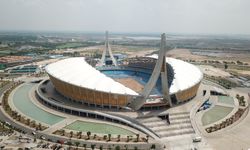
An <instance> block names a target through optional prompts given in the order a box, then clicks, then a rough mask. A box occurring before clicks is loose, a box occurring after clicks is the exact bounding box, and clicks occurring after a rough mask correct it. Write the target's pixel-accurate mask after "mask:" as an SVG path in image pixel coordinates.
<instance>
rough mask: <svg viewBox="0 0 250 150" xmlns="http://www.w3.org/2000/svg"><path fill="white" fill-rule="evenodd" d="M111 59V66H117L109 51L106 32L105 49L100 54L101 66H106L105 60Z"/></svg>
mask: <svg viewBox="0 0 250 150" xmlns="http://www.w3.org/2000/svg"><path fill="white" fill-rule="evenodd" d="M108 57H109V58H111V60H112V64H113V65H114V66H117V62H116V59H115V58H114V56H113V53H112V51H111V47H110V45H109V37H108V31H106V36H105V49H104V51H103V53H102V58H101V62H100V63H101V66H104V65H106V63H105V62H106V58H108Z"/></svg>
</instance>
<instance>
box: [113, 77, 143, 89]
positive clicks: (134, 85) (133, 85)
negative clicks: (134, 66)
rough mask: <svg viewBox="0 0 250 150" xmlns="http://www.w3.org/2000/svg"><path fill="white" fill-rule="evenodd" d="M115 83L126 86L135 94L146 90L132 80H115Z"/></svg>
mask: <svg viewBox="0 0 250 150" xmlns="http://www.w3.org/2000/svg"><path fill="white" fill-rule="evenodd" d="M115 81H117V82H119V83H121V84H123V85H124V86H126V87H128V88H130V89H132V90H134V91H135V92H141V91H142V90H143V88H144V86H143V85H142V84H140V83H139V82H138V81H136V80H135V79H132V78H119V79H115Z"/></svg>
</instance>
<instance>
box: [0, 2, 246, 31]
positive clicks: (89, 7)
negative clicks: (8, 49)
mask: <svg viewBox="0 0 250 150" xmlns="http://www.w3.org/2000/svg"><path fill="white" fill-rule="evenodd" d="M249 6H250V1H249V0H237V1H236V0H219V1H218V0H1V1H0V30H2V31H5V30H8V31H12V30H13V31H17V30H25V31H102V32H103V31H104V30H110V31H113V32H146V33H151V32H169V33H192V34H250V19H249V17H250V9H249Z"/></svg>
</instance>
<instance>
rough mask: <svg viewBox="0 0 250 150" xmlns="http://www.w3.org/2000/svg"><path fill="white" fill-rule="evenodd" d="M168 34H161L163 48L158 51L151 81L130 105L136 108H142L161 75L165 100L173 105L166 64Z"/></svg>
mask: <svg viewBox="0 0 250 150" xmlns="http://www.w3.org/2000/svg"><path fill="white" fill-rule="evenodd" d="M166 51H167V48H166V35H165V34H164V33H163V34H162V35H161V48H160V50H159V53H158V60H157V61H156V64H155V67H154V70H153V72H152V75H151V77H150V78H149V81H148V82H147V84H146V85H145V87H144V89H143V91H142V92H141V93H140V95H141V96H140V97H138V98H137V99H135V100H133V101H132V102H131V103H130V104H129V107H131V108H132V109H134V110H138V109H140V108H141V107H142V106H143V105H144V103H145V102H146V100H147V98H148V97H149V95H150V93H151V91H152V90H153V88H154V87H155V85H156V82H157V80H158V79H159V77H161V85H162V94H163V100H164V101H165V102H167V103H168V104H169V106H170V107H171V106H172V101H171V98H170V95H169V88H168V76H167V66H166Z"/></svg>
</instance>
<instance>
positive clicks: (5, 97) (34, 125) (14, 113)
mask: <svg viewBox="0 0 250 150" xmlns="http://www.w3.org/2000/svg"><path fill="white" fill-rule="evenodd" d="M22 83H23V82H15V83H14V84H13V85H12V86H11V87H10V88H9V89H8V90H6V91H5V92H4V94H3V100H2V105H3V108H4V110H5V112H6V113H7V114H9V115H10V116H11V117H12V118H13V119H15V120H17V121H19V122H21V123H23V124H26V125H27V126H29V127H32V128H35V129H36V130H45V129H47V128H48V127H45V126H43V125H42V124H41V123H36V121H35V120H31V119H30V118H26V117H25V116H22V115H21V114H19V113H18V112H17V111H15V110H12V109H11V107H10V106H9V103H8V98H9V95H10V93H11V92H12V91H13V90H14V89H15V88H16V87H17V86H19V85H20V84H22Z"/></svg>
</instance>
